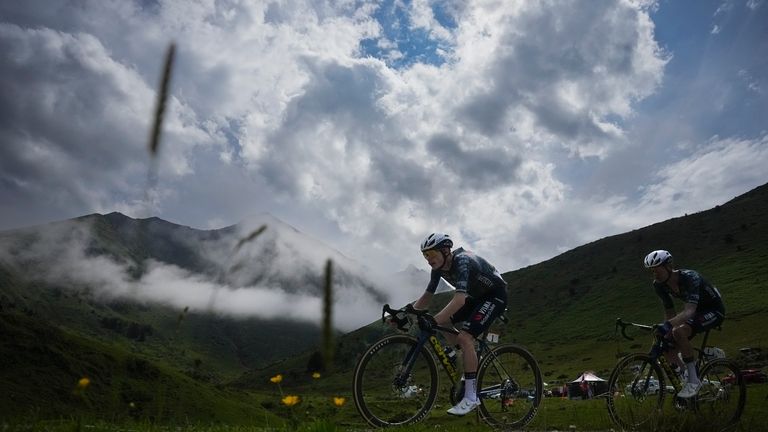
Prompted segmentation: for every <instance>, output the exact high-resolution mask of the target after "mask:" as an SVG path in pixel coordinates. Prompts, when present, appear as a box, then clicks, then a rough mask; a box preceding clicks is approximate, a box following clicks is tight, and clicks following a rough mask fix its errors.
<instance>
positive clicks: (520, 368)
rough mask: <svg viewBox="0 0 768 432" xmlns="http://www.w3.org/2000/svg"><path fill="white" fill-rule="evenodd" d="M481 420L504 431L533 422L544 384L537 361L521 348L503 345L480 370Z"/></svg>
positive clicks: (478, 371) (478, 372)
mask: <svg viewBox="0 0 768 432" xmlns="http://www.w3.org/2000/svg"><path fill="white" fill-rule="evenodd" d="M477 388H478V398H479V399H480V406H479V407H478V409H479V411H480V418H482V419H483V421H485V422H486V423H488V424H489V425H490V426H491V427H493V428H496V429H501V430H507V429H519V428H522V427H523V426H525V425H527V424H528V423H530V422H531V420H533V418H534V417H535V416H536V412H537V411H538V408H539V404H541V398H542V393H543V391H544V383H543V380H542V378H541V369H540V368H539V365H538V363H537V362H536V359H535V358H534V357H533V355H532V354H531V353H530V352H528V350H526V349H525V348H523V347H521V346H518V345H500V346H497V347H495V348H494V349H492V350H491V351H490V352H488V353H487V354H486V355H485V356H483V358H482V360H481V362H480V366H479V367H478V369H477Z"/></svg>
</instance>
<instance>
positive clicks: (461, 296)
mask: <svg viewBox="0 0 768 432" xmlns="http://www.w3.org/2000/svg"><path fill="white" fill-rule="evenodd" d="M466 300H467V293H464V292H458V291H457V292H456V294H454V295H453V298H452V299H451V301H449V302H448V304H447V305H445V307H444V308H443V310H441V311H440V312H438V313H437V315H435V321H437V323H438V324H443V325H445V324H449V323H450V322H451V317H452V316H453V314H455V313H456V312H458V311H459V309H461V307H462V306H464V302H466Z"/></svg>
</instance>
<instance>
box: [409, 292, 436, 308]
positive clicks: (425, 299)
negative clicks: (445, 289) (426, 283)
mask: <svg viewBox="0 0 768 432" xmlns="http://www.w3.org/2000/svg"><path fill="white" fill-rule="evenodd" d="M433 295H434V294H432V293H431V292H429V291H424V294H422V295H421V297H419V299H418V300H416V301H415V302H413V308H414V309H426V308H428V307H429V302H430V301H432V296H433Z"/></svg>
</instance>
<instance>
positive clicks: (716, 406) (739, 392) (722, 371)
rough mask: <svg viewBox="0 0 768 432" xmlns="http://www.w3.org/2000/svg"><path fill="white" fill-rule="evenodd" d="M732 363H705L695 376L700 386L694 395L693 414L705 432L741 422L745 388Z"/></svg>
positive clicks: (735, 365)
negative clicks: (697, 375)
mask: <svg viewBox="0 0 768 432" xmlns="http://www.w3.org/2000/svg"><path fill="white" fill-rule="evenodd" d="M739 370H740V369H739V367H738V365H737V364H736V363H734V362H732V361H730V360H727V359H717V360H712V361H710V362H707V363H706V364H705V365H704V366H703V367H702V368H701V372H700V373H699V380H700V381H701V383H702V386H701V388H700V389H699V392H698V394H697V395H696V410H697V411H698V413H699V416H700V418H701V419H702V420H703V424H704V425H706V427H707V429H708V430H713V431H721V430H726V429H728V428H730V427H732V426H734V425H735V424H736V423H738V421H739V419H740V418H741V414H742V412H743V411H744V404H745V403H746V399H747V384H746V383H745V382H744V379H743V378H742V377H741V375H740V373H739Z"/></svg>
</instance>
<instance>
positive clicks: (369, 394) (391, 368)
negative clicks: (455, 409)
mask: <svg viewBox="0 0 768 432" xmlns="http://www.w3.org/2000/svg"><path fill="white" fill-rule="evenodd" d="M385 314H390V317H389V319H390V320H391V321H392V322H393V323H395V324H396V325H397V328H398V329H399V330H401V331H404V332H406V331H408V330H409V329H410V327H411V325H412V318H415V321H416V324H417V330H418V331H417V334H416V335H415V336H414V335H410V334H404V333H399V334H392V335H389V336H385V337H383V338H382V339H380V340H379V341H377V342H375V343H374V344H373V345H371V346H370V347H369V348H368V349H367V350H366V351H365V352H364V353H363V354H362V356H361V357H360V359H359V360H358V362H357V365H356V366H355V373H354V378H353V395H354V401H355V406H356V407H357V410H358V411H359V412H360V415H362V417H363V418H364V419H365V420H366V421H367V422H368V423H369V424H370V425H372V426H374V427H387V426H398V425H406V424H412V423H416V422H419V421H421V420H422V419H424V418H425V417H426V416H427V415H428V414H429V412H430V411H431V410H432V408H433V407H434V405H435V401H436V399H437V394H438V390H439V389H440V380H439V378H438V366H439V367H441V368H442V369H443V370H444V371H445V376H446V377H447V379H448V383H449V384H450V390H449V400H450V402H451V404H452V405H455V404H456V403H458V401H460V400H461V399H462V397H463V395H464V386H463V378H462V374H461V373H460V372H459V370H458V368H457V367H456V365H455V364H454V363H453V362H452V361H451V359H450V358H449V357H448V355H447V354H446V348H445V347H444V346H443V344H442V343H441V342H440V339H439V338H438V337H437V332H438V331H442V332H447V333H452V334H458V333H459V332H458V330H456V329H454V328H453V327H443V326H440V325H437V323H435V320H434V318H433V317H432V316H431V315H430V314H428V313H427V312H426V311H420V310H416V309H413V307H412V306H411V305H408V306H406V307H405V308H404V309H400V310H394V309H391V308H390V307H389V305H384V307H383V309H382V322H384V321H386V319H387V318H386V317H385ZM499 319H500V320H502V322H507V321H506V317H503V316H502V317H500V318H499ZM493 336H494V335H493V334H491V339H493ZM488 339H489V332H488V331H486V332H484V333H483V334H482V335H481V336H480V337H478V338H477V339H476V340H477V344H476V348H477V353H478V359H479V363H478V369H477V389H478V390H477V396H478V399H479V400H480V406H479V407H478V414H479V416H480V418H481V419H482V420H483V421H485V422H486V423H488V424H489V425H491V426H492V427H495V428H499V429H509V428H520V427H523V426H525V425H526V424H528V423H529V422H530V421H531V420H533V418H534V416H535V415H536V411H537V409H538V407H539V404H540V403H541V397H542V387H543V382H542V378H541V370H540V369H539V365H538V364H537V362H536V359H535V358H534V357H533V355H531V353H530V352H528V350H526V349H525V348H523V347H522V346H519V345H514V344H502V345H496V346H494V347H491V346H489V344H488ZM496 341H497V340H496Z"/></svg>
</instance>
